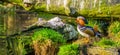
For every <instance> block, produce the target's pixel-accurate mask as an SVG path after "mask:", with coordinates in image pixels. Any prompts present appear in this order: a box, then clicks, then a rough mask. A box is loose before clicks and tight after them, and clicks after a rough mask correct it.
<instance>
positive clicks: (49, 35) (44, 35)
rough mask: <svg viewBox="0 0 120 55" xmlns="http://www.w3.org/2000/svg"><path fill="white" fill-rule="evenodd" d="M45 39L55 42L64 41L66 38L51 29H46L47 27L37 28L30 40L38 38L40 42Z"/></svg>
mask: <svg viewBox="0 0 120 55" xmlns="http://www.w3.org/2000/svg"><path fill="white" fill-rule="evenodd" d="M46 39H50V40H52V41H53V42H55V43H65V42H66V40H65V39H64V38H63V36H62V35H61V34H60V33H58V32H56V31H54V30H52V29H47V28H43V29H40V30H37V31H36V32H35V33H34V34H33V37H32V40H40V41H41V42H42V41H44V40H46Z"/></svg>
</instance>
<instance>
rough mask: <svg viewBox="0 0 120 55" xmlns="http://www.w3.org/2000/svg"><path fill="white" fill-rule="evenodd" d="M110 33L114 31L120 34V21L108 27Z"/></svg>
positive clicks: (115, 33)
mask: <svg viewBox="0 0 120 55" xmlns="http://www.w3.org/2000/svg"><path fill="white" fill-rule="evenodd" d="M108 30H109V31H108V32H109V33H113V34H114V35H118V34H119V32H120V22H119V21H114V22H113V23H111V25H110V27H109V28H108Z"/></svg>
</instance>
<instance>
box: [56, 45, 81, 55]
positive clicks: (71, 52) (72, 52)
mask: <svg viewBox="0 0 120 55" xmlns="http://www.w3.org/2000/svg"><path fill="white" fill-rule="evenodd" d="M78 54H79V45H77V44H69V45H63V46H61V47H60V50H59V52H58V55H78Z"/></svg>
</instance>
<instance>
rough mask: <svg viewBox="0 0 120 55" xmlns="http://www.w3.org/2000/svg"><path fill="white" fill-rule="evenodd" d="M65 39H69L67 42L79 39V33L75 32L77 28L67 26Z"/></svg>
mask: <svg viewBox="0 0 120 55" xmlns="http://www.w3.org/2000/svg"><path fill="white" fill-rule="evenodd" d="M63 32H64V35H65V36H64V37H65V38H66V39H67V40H71V39H76V38H77V34H78V32H77V31H76V30H75V28H74V27H73V26H72V25H70V24H66V25H65V27H64V31H63Z"/></svg>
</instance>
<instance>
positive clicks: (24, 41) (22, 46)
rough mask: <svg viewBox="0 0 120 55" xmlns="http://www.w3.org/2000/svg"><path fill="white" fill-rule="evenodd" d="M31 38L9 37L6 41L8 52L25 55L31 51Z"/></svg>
mask: <svg viewBox="0 0 120 55" xmlns="http://www.w3.org/2000/svg"><path fill="white" fill-rule="evenodd" d="M31 42H32V39H31V37H30V36H17V38H10V39H9V42H8V44H9V45H8V47H9V48H10V49H9V51H10V52H9V54H15V55H25V54H28V53H30V52H31V51H32V47H31Z"/></svg>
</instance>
